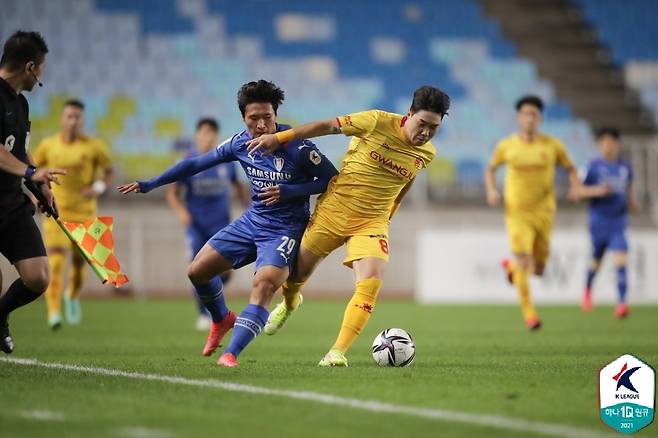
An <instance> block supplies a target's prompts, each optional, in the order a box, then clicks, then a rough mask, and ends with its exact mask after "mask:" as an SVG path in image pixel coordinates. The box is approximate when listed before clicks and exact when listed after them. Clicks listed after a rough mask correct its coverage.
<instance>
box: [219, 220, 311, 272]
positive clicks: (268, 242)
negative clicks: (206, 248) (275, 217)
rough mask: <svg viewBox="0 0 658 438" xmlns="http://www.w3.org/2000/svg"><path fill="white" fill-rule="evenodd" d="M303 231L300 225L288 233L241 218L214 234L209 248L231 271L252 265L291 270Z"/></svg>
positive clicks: (278, 228) (285, 230) (288, 230)
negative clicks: (224, 259)
mask: <svg viewBox="0 0 658 438" xmlns="http://www.w3.org/2000/svg"><path fill="white" fill-rule="evenodd" d="M304 229H305V226H304V227H302V226H301V225H300V226H296V227H293V228H288V229H286V228H282V227H280V226H278V227H277V226H275V225H272V226H263V225H259V224H257V223H255V222H254V221H253V220H252V219H251V218H249V215H247V214H243V215H242V216H240V217H239V218H238V219H237V220H236V221H235V222H233V223H232V224H230V225H228V226H226V227H225V228H223V229H222V230H220V231H219V232H218V233H217V234H215V235H214V236H213V237H212V238H211V239H210V240H209V241H208V244H209V245H210V246H212V247H213V248H214V249H215V251H217V252H218V253H220V254H221V255H222V256H224V257H225V258H226V259H228V260H229V261H230V262H231V264H232V265H233V268H234V269H238V268H241V267H243V266H245V265H248V264H249V263H252V262H254V261H255V262H256V270H258V269H259V268H260V267H261V266H267V265H270V266H276V267H278V268H283V267H286V266H287V267H288V268H289V269H290V270H292V268H293V267H294V266H295V261H296V259H297V250H298V249H299V242H300V241H301V238H302V235H303V234H304Z"/></svg>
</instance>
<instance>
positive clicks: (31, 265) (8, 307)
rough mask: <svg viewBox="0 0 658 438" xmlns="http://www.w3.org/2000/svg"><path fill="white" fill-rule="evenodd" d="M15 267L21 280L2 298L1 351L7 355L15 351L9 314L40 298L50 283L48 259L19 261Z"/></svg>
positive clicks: (0, 317)
mask: <svg viewBox="0 0 658 438" xmlns="http://www.w3.org/2000/svg"><path fill="white" fill-rule="evenodd" d="M14 267H15V268H16V270H17V271H18V275H19V276H20V278H18V279H17V280H15V281H14V282H13V283H12V284H11V286H9V288H8V289H7V292H5V293H4V294H3V295H2V297H0V350H2V351H4V352H5V353H11V352H12V351H13V350H14V341H13V339H12V337H11V334H10V333H9V324H8V317H9V314H10V313H11V312H12V311H14V310H15V309H17V308H19V307H22V306H24V305H26V304H29V303H31V302H32V301H34V300H36V299H37V298H39V297H40V296H41V294H43V293H44V291H45V290H46V288H47V287H48V282H49V281H50V275H49V272H48V258H47V257H32V258H29V259H24V260H19V261H17V262H16V263H15V264H14Z"/></svg>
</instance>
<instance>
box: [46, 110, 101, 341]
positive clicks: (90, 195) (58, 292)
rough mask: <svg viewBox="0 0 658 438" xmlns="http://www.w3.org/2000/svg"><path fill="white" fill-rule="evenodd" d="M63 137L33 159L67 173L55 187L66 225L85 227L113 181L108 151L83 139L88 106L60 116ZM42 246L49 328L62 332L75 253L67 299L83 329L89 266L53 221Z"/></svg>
mask: <svg viewBox="0 0 658 438" xmlns="http://www.w3.org/2000/svg"><path fill="white" fill-rule="evenodd" d="M60 124H61V132H59V133H57V134H54V135H52V136H50V137H47V138H45V139H44V140H43V141H42V142H41V143H40V144H39V146H38V147H37V150H36V152H35V153H34V161H35V163H36V165H37V166H48V167H52V166H55V167H60V168H62V169H66V170H67V171H68V173H67V175H66V176H65V177H63V178H62V181H61V185H59V186H53V192H54V194H55V196H56V197H57V204H58V207H59V214H60V217H61V218H62V220H64V221H70V222H84V221H86V220H87V219H91V218H93V217H94V216H96V198H98V196H100V195H101V194H103V192H104V191H105V189H106V187H107V185H108V184H109V183H110V181H111V179H112V167H111V165H110V156H109V154H108V151H107V148H106V147H105V145H104V144H103V142H101V141H100V140H98V139H95V138H91V137H88V136H87V135H85V134H84V104H83V103H82V102H80V101H79V100H69V101H67V102H66V103H65V104H64V107H63V109H62V115H61V120H60ZM43 231H44V240H45V243H46V248H47V251H48V263H49V265H50V273H51V276H50V284H49V285H48V289H47V290H46V303H47V305H48V324H49V325H50V327H51V328H52V329H53V330H55V329H58V328H59V327H60V326H61V321H62V317H61V301H62V291H63V288H64V282H63V275H64V267H65V265H66V254H67V253H68V252H69V251H70V252H71V256H72V258H71V269H70V273H69V280H68V287H67V289H66V293H65V294H64V303H65V311H66V319H67V322H69V323H70V324H72V325H77V324H79V323H80V318H81V311H80V300H79V295H80V289H81V288H82V283H83V280H84V274H85V263H84V260H83V259H82V257H81V256H80V254H79V253H78V252H77V251H76V250H75V249H74V248H73V246H72V243H71V242H70V241H69V239H68V238H67V237H66V235H65V234H64V232H63V231H62V230H60V229H59V227H58V225H57V223H56V222H55V221H54V220H53V219H52V218H46V219H45V221H44V224H43Z"/></svg>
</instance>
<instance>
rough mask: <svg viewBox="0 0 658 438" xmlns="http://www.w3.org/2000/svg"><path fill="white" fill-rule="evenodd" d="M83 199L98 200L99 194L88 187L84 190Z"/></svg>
mask: <svg viewBox="0 0 658 438" xmlns="http://www.w3.org/2000/svg"><path fill="white" fill-rule="evenodd" d="M82 197H83V198H85V199H95V198H98V193H97V192H96V190H94V189H93V188H91V187H86V188H84V189H82Z"/></svg>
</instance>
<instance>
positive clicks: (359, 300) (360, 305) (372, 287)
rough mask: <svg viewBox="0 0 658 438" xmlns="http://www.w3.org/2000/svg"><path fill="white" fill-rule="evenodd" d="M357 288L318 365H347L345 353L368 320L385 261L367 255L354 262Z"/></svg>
mask: <svg viewBox="0 0 658 438" xmlns="http://www.w3.org/2000/svg"><path fill="white" fill-rule="evenodd" d="M352 268H353V269H354V279H355V282H356V287H355V292H354V295H353V296H352V299H351V300H350V302H349V303H348V304H347V307H346V309H345V314H344V316H343V322H342V324H341V328H340V332H339V333H338V337H337V338H336V342H335V343H334V345H333V347H331V350H329V352H328V353H327V354H326V355H325V356H324V358H323V359H322V360H321V361H320V363H319V364H318V365H319V366H347V365H348V364H347V358H346V357H345V353H347V350H349V348H350V347H351V346H352V344H353V343H354V341H356V339H357V338H358V337H359V335H360V334H361V331H362V330H363V328H364V327H365V326H366V324H367V323H368V320H369V319H370V315H371V313H372V311H373V309H374V307H375V302H376V301H377V296H378V295H379V290H380V289H381V285H382V277H383V276H384V270H385V268H386V261H385V260H384V259H380V258H377V257H365V258H363V259H360V260H355V261H353V262H352Z"/></svg>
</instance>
